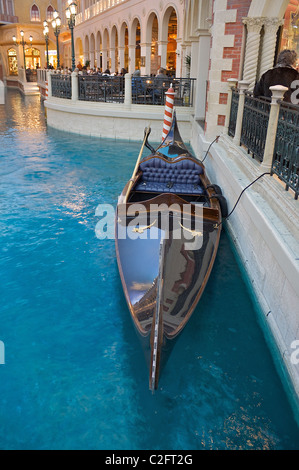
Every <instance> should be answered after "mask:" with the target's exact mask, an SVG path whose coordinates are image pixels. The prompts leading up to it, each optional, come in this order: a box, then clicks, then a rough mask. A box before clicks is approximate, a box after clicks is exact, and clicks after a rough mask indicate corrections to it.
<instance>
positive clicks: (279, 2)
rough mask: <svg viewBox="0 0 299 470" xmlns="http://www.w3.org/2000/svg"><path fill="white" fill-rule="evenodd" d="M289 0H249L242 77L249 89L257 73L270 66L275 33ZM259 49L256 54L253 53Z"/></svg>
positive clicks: (273, 57)
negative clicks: (250, 0)
mask: <svg viewBox="0 0 299 470" xmlns="http://www.w3.org/2000/svg"><path fill="white" fill-rule="evenodd" d="M288 3H289V0H252V2H251V5H250V8H249V11H248V16H247V18H245V19H244V21H243V22H244V24H245V25H246V48H245V58H244V69H243V79H244V80H246V81H248V82H249V83H250V86H249V90H252V89H253V87H254V84H255V82H256V81H257V80H258V79H259V78H260V76H261V75H262V74H263V73H264V72H266V71H267V70H269V69H270V68H271V67H273V65H274V62H275V52H276V49H277V44H278V42H277V41H278V39H277V33H278V31H279V28H280V27H281V26H282V24H283V17H284V15H285V11H286V9H287V6H288ZM256 51H259V54H258V55H257V54H256Z"/></svg>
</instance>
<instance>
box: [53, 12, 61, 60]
mask: <svg viewBox="0 0 299 470" xmlns="http://www.w3.org/2000/svg"><path fill="white" fill-rule="evenodd" d="M53 16H54V20H53V21H52V28H53V29H54V34H55V36H56V49H57V68H58V67H60V59H59V42H58V36H59V34H60V26H61V19H60V17H59V14H58V12H57V11H56V10H55V11H54V14H53Z"/></svg>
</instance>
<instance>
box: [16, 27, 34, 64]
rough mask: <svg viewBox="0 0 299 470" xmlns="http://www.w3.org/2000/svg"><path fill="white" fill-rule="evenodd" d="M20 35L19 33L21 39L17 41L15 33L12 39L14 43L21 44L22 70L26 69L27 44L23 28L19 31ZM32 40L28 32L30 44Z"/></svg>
mask: <svg viewBox="0 0 299 470" xmlns="http://www.w3.org/2000/svg"><path fill="white" fill-rule="evenodd" d="M20 35H21V41H20V42H18V41H17V38H16V36H15V35H13V37H12V40H13V42H14V43H15V44H16V45H19V44H21V45H22V46H23V59H24V70H25V69H26V59H25V46H26V45H27V42H26V41H25V39H24V31H23V30H21V31H20ZM32 40H33V37H32V36H31V34H30V36H29V41H30V44H32Z"/></svg>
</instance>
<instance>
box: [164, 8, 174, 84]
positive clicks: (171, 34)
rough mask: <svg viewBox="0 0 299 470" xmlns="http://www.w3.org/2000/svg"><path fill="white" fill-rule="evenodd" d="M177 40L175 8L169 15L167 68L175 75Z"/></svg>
mask: <svg viewBox="0 0 299 470" xmlns="http://www.w3.org/2000/svg"><path fill="white" fill-rule="evenodd" d="M176 40H177V16H176V12H175V10H174V8H173V9H172V12H171V14H170V17H169V22H168V37H167V59H166V69H167V71H168V73H169V75H174V76H175V72H176V49H177V41H176Z"/></svg>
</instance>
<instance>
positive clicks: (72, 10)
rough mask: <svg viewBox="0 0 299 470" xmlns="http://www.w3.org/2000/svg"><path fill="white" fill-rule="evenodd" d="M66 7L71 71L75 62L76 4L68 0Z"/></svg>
mask: <svg viewBox="0 0 299 470" xmlns="http://www.w3.org/2000/svg"><path fill="white" fill-rule="evenodd" d="M68 4H69V6H68V8H67V9H66V12H65V15H66V17H67V20H68V25H69V28H70V30H71V38H72V71H74V70H75V67H76V63H75V47H74V26H75V20H76V14H77V4H76V3H75V2H74V1H73V0H68Z"/></svg>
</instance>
